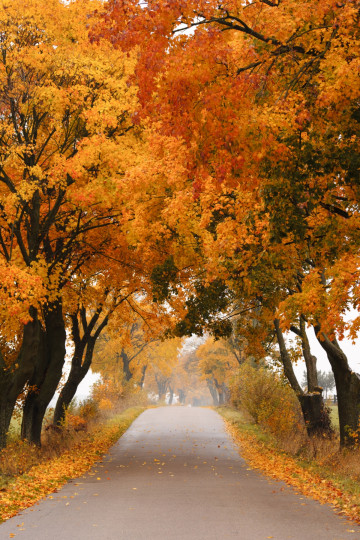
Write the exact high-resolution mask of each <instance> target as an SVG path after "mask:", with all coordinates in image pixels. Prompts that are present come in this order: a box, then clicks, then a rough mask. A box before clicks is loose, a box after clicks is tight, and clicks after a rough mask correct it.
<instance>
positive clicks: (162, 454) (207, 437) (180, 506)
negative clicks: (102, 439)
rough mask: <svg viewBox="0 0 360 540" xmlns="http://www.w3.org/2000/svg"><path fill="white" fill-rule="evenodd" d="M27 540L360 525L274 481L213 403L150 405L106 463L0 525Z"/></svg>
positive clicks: (359, 537)
mask: <svg viewBox="0 0 360 540" xmlns="http://www.w3.org/2000/svg"><path fill="white" fill-rule="evenodd" d="M11 534H15V535H16V536H15V538H16V539H19V540H20V539H21V540H65V539H66V540H93V539H94V540H115V539H116V540H117V539H124V540H125V539H126V540H140V539H144V540H145V539H146V540H173V539H174V540H175V539H178V540H180V539H181V540H223V539H238V540H266V539H268V538H274V539H275V540H287V539H293V540H346V539H352V540H360V527H358V526H357V525H356V524H355V523H350V522H348V521H345V520H344V519H342V518H340V517H339V516H337V515H336V514H334V513H333V511H332V510H331V509H330V508H329V507H327V506H322V505H320V504H319V503H317V502H315V501H312V500H310V499H307V498H305V497H303V496H301V495H297V494H295V492H294V491H293V490H292V489H290V488H288V487H287V486H286V485H285V484H283V483H281V482H276V481H274V480H268V479H267V478H266V477H264V476H262V475H261V474H259V473H258V472H256V471H253V470H250V467H249V466H248V465H247V464H246V463H245V462H244V460H243V459H242V458H241V457H240V456H239V454H238V449H237V447H236V446H235V445H234V444H233V442H232V441H231V439H230V437H229V436H228V434H227V433H226V431H225V429H224V423H223V420H222V419H221V417H220V416H219V415H218V414H217V413H216V412H214V411H212V410H210V409H201V408H187V407H162V408H158V409H149V410H147V411H145V412H144V413H143V414H142V415H141V416H139V417H138V418H137V420H136V421H135V422H134V423H133V425H132V426H131V427H130V429H129V430H128V431H127V432H126V433H125V435H124V436H123V437H122V438H121V439H120V441H119V442H118V443H117V444H115V446H114V447H113V448H112V449H111V451H110V453H109V454H108V455H107V456H106V457H105V458H104V460H103V462H101V463H99V464H98V465H97V466H96V467H94V468H93V469H92V470H91V471H90V472H89V473H88V474H86V475H85V476H84V477H81V478H79V479H76V480H73V481H72V482H70V483H69V484H67V485H66V486H65V487H64V488H63V489H62V490H60V491H59V492H58V493H55V494H54V495H52V496H51V498H50V497H48V498H47V499H45V500H43V501H42V502H40V503H39V504H38V505H35V506H34V507H33V508H31V509H28V510H26V511H23V512H22V513H21V515H18V516H16V517H15V518H12V519H10V520H8V521H7V522H5V523H4V524H2V525H0V538H1V540H5V539H6V538H9V537H12V536H10V535H11Z"/></svg>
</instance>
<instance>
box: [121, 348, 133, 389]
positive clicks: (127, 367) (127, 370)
mask: <svg viewBox="0 0 360 540" xmlns="http://www.w3.org/2000/svg"><path fill="white" fill-rule="evenodd" d="M120 357H121V361H122V365H123V372H124V375H125V380H126V382H129V381H130V380H131V379H132V376H133V374H132V373H131V371H130V362H131V359H130V358H129V357H128V355H127V354H126V352H125V351H124V349H122V351H121V353H120Z"/></svg>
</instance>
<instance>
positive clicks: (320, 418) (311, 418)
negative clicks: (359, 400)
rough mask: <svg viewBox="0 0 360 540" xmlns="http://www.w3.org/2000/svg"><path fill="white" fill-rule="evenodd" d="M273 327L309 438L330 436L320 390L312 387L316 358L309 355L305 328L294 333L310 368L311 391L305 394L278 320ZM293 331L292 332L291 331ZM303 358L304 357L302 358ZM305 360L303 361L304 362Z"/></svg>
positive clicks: (330, 431)
mask: <svg viewBox="0 0 360 540" xmlns="http://www.w3.org/2000/svg"><path fill="white" fill-rule="evenodd" d="M274 326H275V330H276V336H277V340H278V343H279V349H280V358H281V361H282V364H283V366H284V373H285V376H286V378H287V380H288V381H289V383H290V386H291V388H292V389H293V390H294V392H295V394H296V396H297V398H298V400H299V403H300V407H301V411H302V414H303V417H304V422H305V426H306V431H307V433H308V435H309V436H310V437H311V436H313V435H315V434H327V435H331V434H332V433H333V431H332V429H331V421H330V417H329V413H328V411H327V409H326V407H325V404H324V400H323V397H322V389H321V388H319V387H318V386H317V385H314V382H315V380H316V381H317V375H316V358H315V357H313V356H312V355H311V351H310V345H309V342H308V339H307V335H306V331H305V326H304V325H303V326H301V327H300V330H299V331H295V333H297V334H298V335H299V336H300V337H301V342H302V349H303V352H304V350H305V353H304V354H306V358H307V364H306V365H308V364H309V367H310V377H309V376H308V384H310V385H311V388H312V391H311V392H310V391H309V392H308V393H305V392H304V391H303V390H302V388H301V386H300V384H299V382H298V380H297V378H296V375H295V372H294V369H293V366H292V362H291V358H290V356H289V353H288V351H287V348H286V345H285V340H284V336H283V334H282V331H281V328H280V321H279V320H278V319H275V320H274ZM293 331H294V330H293ZM304 357H305V356H304ZM306 358H305V361H306ZM314 360H315V363H314ZM314 365H315V376H314V373H313V368H314Z"/></svg>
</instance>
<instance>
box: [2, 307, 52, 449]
mask: <svg viewBox="0 0 360 540" xmlns="http://www.w3.org/2000/svg"><path fill="white" fill-rule="evenodd" d="M30 315H31V316H32V318H33V320H32V321H30V322H29V323H27V324H26V325H25V327H24V330H23V341H22V345H21V349H20V352H19V355H18V357H17V359H16V362H15V365H17V366H18V367H16V368H15V369H12V367H7V366H6V364H5V361H4V359H3V358H2V356H1V355H0V449H1V448H4V447H5V446H6V440H7V433H8V431H9V427H10V421H11V417H12V415H13V412H14V408H15V404H16V400H17V398H18V397H19V395H20V394H21V392H22V391H23V390H24V387H25V385H26V383H27V382H28V381H29V379H30V378H31V377H32V375H33V373H34V369H35V365H36V360H37V358H38V353H39V347H40V342H41V337H42V336H41V334H42V330H41V326H40V323H39V320H38V317H37V313H36V311H35V310H34V309H31V310H30Z"/></svg>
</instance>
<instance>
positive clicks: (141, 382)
mask: <svg viewBox="0 0 360 540" xmlns="http://www.w3.org/2000/svg"><path fill="white" fill-rule="evenodd" d="M147 368H148V364H145V365H144V366H143V367H142V368H141V379H140V382H139V386H140V388H141V390H142V389H143V388H144V382H145V375H146V370H147Z"/></svg>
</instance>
